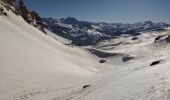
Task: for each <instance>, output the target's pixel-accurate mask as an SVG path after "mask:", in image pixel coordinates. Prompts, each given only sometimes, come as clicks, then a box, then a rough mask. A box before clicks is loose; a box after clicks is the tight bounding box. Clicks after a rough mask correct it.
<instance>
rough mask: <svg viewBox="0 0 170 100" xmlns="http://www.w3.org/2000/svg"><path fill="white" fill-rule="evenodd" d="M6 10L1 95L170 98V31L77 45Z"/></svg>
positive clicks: (0, 24)
mask: <svg viewBox="0 0 170 100" xmlns="http://www.w3.org/2000/svg"><path fill="white" fill-rule="evenodd" d="M6 12H7V14H8V16H7V17H5V16H0V47H1V48H0V80H1V81H0V100H169V99H170V95H169V94H170V92H169V91H170V85H169V84H170V77H169V76H170V67H169V66H170V51H169V49H170V48H169V47H170V44H169V43H170V30H166V31H162V32H159V31H158V32H145V33H141V34H140V35H138V36H126V35H123V36H120V37H119V38H116V39H112V40H106V41H103V42H99V43H98V44H96V45H95V46H94V47H83V48H76V47H74V48H73V47H68V46H65V45H63V43H64V44H65V43H67V42H69V41H67V40H66V39H63V38H61V37H58V36H55V39H54V38H53V37H51V36H52V35H54V34H53V33H50V32H47V33H48V35H49V36H48V35H45V34H43V33H42V32H41V31H39V30H38V29H36V28H35V27H32V26H30V25H28V24H27V23H26V22H25V21H24V20H23V19H22V18H21V17H19V16H16V15H15V14H13V13H12V12H10V11H6ZM93 32H94V31H90V33H93ZM129 57H130V58H131V59H129ZM100 59H104V60H106V62H105V63H102V64H101V63H99V62H98V61H99V60H100ZM159 60H160V63H157V64H155V65H152V66H150V65H151V64H152V63H153V62H155V61H159ZM83 87H84V88H83Z"/></svg>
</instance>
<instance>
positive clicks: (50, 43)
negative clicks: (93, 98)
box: [0, 11, 102, 100]
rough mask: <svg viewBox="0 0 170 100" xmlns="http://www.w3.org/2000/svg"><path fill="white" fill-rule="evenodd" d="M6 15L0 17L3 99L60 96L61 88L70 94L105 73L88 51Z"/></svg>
mask: <svg viewBox="0 0 170 100" xmlns="http://www.w3.org/2000/svg"><path fill="white" fill-rule="evenodd" d="M6 12H7V14H8V16H7V17H5V16H0V46H1V47H0V48H1V49H0V80H1V82H0V99H1V100H22V99H31V97H33V95H36V94H37V95H39V94H41V93H42V94H44V93H45V94H46V93H47V92H48V91H49V92H50V91H51V93H50V95H52V94H53V93H54V91H56V92H55V95H60V94H58V92H57V91H58V90H60V89H61V91H62V90H63V91H66V92H60V93H67V92H70V91H71V90H68V91H67V88H68V89H69V88H70V89H74V86H76V85H77V84H79V85H80V86H81V84H82V82H83V80H84V79H85V78H86V77H90V76H92V75H93V74H94V73H96V72H98V71H101V70H102V68H101V66H100V65H99V64H98V61H97V59H96V57H94V56H91V55H90V54H88V52H87V51H84V50H81V49H78V48H72V47H67V46H65V45H63V44H62V43H60V42H57V41H56V40H55V39H53V38H51V37H49V36H47V35H45V34H43V33H42V32H41V31H39V30H37V29H36V28H34V27H33V26H31V25H29V24H27V23H26V22H25V21H24V20H23V19H22V18H21V17H20V16H16V15H15V14H13V13H12V12H11V11H6ZM56 38H57V37H56ZM57 39H58V38H57ZM60 40H61V39H60ZM65 80H66V81H65ZM62 88H63V89H62ZM64 88H66V90H65V89H64ZM44 96H45V95H44ZM44 96H42V98H43V97H44ZM36 98H37V97H36ZM36 98H34V99H33V100H35V99H36ZM47 98H48V99H49V98H50V96H47V97H46V99H47ZM43 99H45V98H43ZM38 100H40V99H38ZM41 100H42V99H41Z"/></svg>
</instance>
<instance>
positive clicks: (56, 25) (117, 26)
mask: <svg viewBox="0 0 170 100" xmlns="http://www.w3.org/2000/svg"><path fill="white" fill-rule="evenodd" d="M42 20H43V22H44V24H45V27H46V28H47V29H49V30H51V31H52V32H54V33H55V34H57V35H59V36H62V37H64V38H66V39H69V40H72V44H74V45H78V46H85V45H95V44H96V43H97V42H99V41H102V40H105V39H112V38H115V37H117V36H120V35H122V34H127V35H134V36H135V35H139V34H140V32H144V31H162V30H166V28H167V27H169V26H170V25H169V24H166V23H163V22H157V23H156V22H152V21H145V22H137V23H134V24H129V23H125V24H124V23H105V22H98V23H94V22H88V21H79V20H78V19H76V18H74V17H68V18H61V19H57V20H56V19H54V18H43V19H42Z"/></svg>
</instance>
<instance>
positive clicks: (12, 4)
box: [0, 0, 46, 33]
mask: <svg viewBox="0 0 170 100" xmlns="http://www.w3.org/2000/svg"><path fill="white" fill-rule="evenodd" d="M2 1H3V2H4V4H5V5H4V7H5V8H6V9H7V10H11V11H13V12H14V13H15V14H17V15H21V16H22V17H23V19H24V20H25V21H26V22H27V23H28V24H30V25H33V26H35V27H36V28H38V29H39V30H41V31H42V32H44V33H46V32H45V30H44V26H43V22H42V19H41V17H40V16H39V14H38V13H37V12H36V11H29V10H28V9H27V7H26V5H25V3H24V1H23V0H19V2H18V4H17V3H16V0H2ZM0 14H1V15H2V14H3V15H6V13H5V12H3V8H0Z"/></svg>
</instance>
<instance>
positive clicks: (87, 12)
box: [24, 0, 170, 23]
mask: <svg viewBox="0 0 170 100" xmlns="http://www.w3.org/2000/svg"><path fill="white" fill-rule="evenodd" d="M24 1H25V3H26V5H27V6H28V8H29V9H30V10H36V11H38V12H39V14H40V15H41V16H42V17H53V18H65V17H68V16H72V17H75V18H77V19H79V20H85V21H92V22H109V23H112V22H123V23H127V22H128V23H134V22H139V21H146V20H152V21H155V22H160V21H162V22H167V23H170V0H24Z"/></svg>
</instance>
